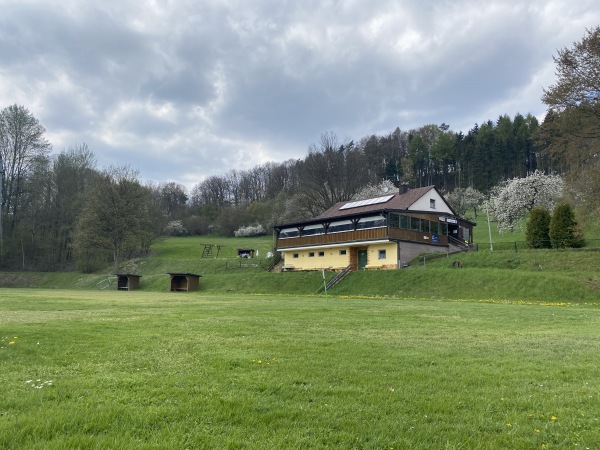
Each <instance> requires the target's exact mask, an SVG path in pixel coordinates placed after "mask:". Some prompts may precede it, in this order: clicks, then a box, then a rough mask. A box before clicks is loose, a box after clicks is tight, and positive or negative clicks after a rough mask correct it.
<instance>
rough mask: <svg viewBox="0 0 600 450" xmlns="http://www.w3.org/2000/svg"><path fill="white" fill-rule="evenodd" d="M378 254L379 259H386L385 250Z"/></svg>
mask: <svg viewBox="0 0 600 450" xmlns="http://www.w3.org/2000/svg"><path fill="white" fill-rule="evenodd" d="M378 256H379V259H385V250H379V252H378Z"/></svg>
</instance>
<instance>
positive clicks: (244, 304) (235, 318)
mask: <svg viewBox="0 0 600 450" xmlns="http://www.w3.org/2000/svg"><path fill="white" fill-rule="evenodd" d="M0 336H1V338H2V342H1V344H0V347H1V348H0V398H1V399H2V401H1V402H0V448H10V449H16V448H33V449H47V448H60V449H62V448H65V449H66V448H113V449H128V448H157V449H159V448H252V449H254V448H259V449H283V448H286V449H287V448H298V449H302V448H306V449H314V448H336V449H337V448H343V449H348V448H359V449H363V448H369V449H371V448H372V449H391V448H394V449H403V448H410V449H428V450H429V449H441V448H448V449H465V448H469V449H475V448H477V449H497V448H511V449H563V448H580V449H585V448H589V449H594V448H600V433H598V429H600V416H599V414H598V411H600V366H599V365H598V364H597V361H598V354H599V353H600V308H598V306H595V305H583V304H571V305H569V306H544V305H542V304H518V303H516V302H515V303H510V304H504V303H502V302H497V303H493V302H482V303H480V302H477V301H471V302H458V301H456V302H449V301H436V300H427V301H423V300H403V299H360V298H329V299H326V298H324V297H299V296H276V295H270V296H258V295H256V296H248V295H226V294H221V295H209V294H202V293H168V292H142V291H138V292H115V291H110V292H103V291H89V290H87V291H86V290H79V291H75V290H47V289H34V290H27V289H1V290H0Z"/></svg>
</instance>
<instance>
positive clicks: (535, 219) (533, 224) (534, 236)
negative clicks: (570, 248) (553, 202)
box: [525, 206, 552, 248]
mask: <svg viewBox="0 0 600 450" xmlns="http://www.w3.org/2000/svg"><path fill="white" fill-rule="evenodd" d="M549 233H550V211H548V210H547V209H546V208H544V207H541V206H536V207H535V208H533V209H532V210H531V213H529V220H528V221H527V229H526V230H525V239H526V242H527V247H529V248H551V247H552V246H551V243H550V234H549Z"/></svg>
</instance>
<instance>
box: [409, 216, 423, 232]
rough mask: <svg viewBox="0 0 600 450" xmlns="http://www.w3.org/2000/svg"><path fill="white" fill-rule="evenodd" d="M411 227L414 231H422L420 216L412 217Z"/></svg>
mask: <svg viewBox="0 0 600 450" xmlns="http://www.w3.org/2000/svg"><path fill="white" fill-rule="evenodd" d="M410 229H411V230H414V231H421V219H419V218H418V217H411V218H410Z"/></svg>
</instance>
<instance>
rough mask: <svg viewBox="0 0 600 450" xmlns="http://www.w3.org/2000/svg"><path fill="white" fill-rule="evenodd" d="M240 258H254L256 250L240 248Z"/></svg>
mask: <svg viewBox="0 0 600 450" xmlns="http://www.w3.org/2000/svg"><path fill="white" fill-rule="evenodd" d="M237 250H238V258H254V255H255V251H254V250H253V249H251V248H238V249H237Z"/></svg>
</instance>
